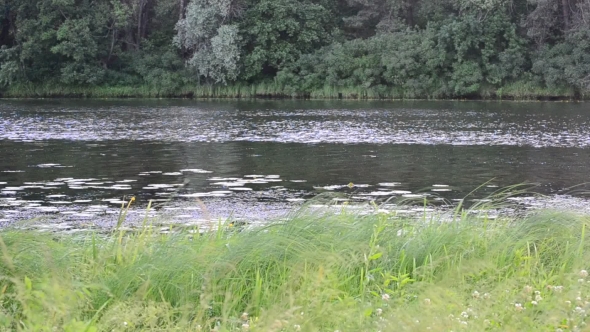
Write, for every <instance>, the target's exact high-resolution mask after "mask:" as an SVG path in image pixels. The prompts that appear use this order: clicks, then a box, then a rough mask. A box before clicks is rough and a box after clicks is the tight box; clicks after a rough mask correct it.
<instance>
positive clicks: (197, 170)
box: [180, 168, 213, 174]
mask: <svg viewBox="0 0 590 332" xmlns="http://www.w3.org/2000/svg"><path fill="white" fill-rule="evenodd" d="M180 172H187V173H197V174H208V173H213V172H212V171H207V170H204V169H199V168H192V169H181V170H180Z"/></svg>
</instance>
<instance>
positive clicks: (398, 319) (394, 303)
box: [0, 210, 590, 331]
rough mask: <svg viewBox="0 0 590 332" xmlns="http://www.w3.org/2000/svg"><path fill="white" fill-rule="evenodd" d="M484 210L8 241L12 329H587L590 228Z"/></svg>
mask: <svg viewBox="0 0 590 332" xmlns="http://www.w3.org/2000/svg"><path fill="white" fill-rule="evenodd" d="M470 215H471V214H469V213H461V214H458V215H456V216H455V218H454V220H448V221H443V219H438V218H433V219H428V220H425V219H420V218H419V219H408V218H398V217H394V216H392V215H388V214H375V215H370V216H359V215H357V214H353V213H348V212H346V210H343V213H341V214H339V215H333V214H318V213H315V214H313V213H300V214H299V215H296V216H294V217H292V218H291V219H289V220H288V221H284V222H277V223H275V224H272V225H270V226H268V227H262V228H257V229H251V230H242V231H240V230H237V229H234V228H233V227H229V226H224V227H222V228H221V230H219V231H212V232H210V233H207V234H203V235H200V236H199V235H198V233H197V234H196V235H195V234H192V233H191V232H190V231H188V230H185V231H178V232H176V233H174V234H166V235H162V234H157V233H153V232H152V229H151V228H149V227H144V228H142V229H141V230H140V231H137V232H132V233H126V232H123V231H119V232H114V233H112V234H87V235H82V234H78V235H64V234H61V235H60V234H57V233H55V234H49V233H42V232H36V231H19V230H16V229H13V230H4V231H2V232H1V233H0V238H1V242H0V253H1V258H2V260H1V261H0V330H1V331H212V330H216V331H239V330H245V329H248V328H249V330H251V331H299V330H301V331H336V330H339V331H427V330H428V331H451V330H453V331H460V330H464V331H484V330H486V331H558V329H562V330H568V331H569V330H575V329H576V328H577V329H579V330H585V329H586V327H585V324H586V323H585V321H586V320H587V318H586V314H585V312H586V311H587V310H590V305H589V302H588V300H589V299H590V283H589V281H590V279H588V278H586V273H584V272H581V271H582V270H584V269H586V268H587V267H588V264H590V263H589V262H590V260H589V259H590V254H589V253H590V252H589V251H588V249H589V245H590V244H589V243H590V242H589V241H588V232H587V227H588V224H589V219H588V217H586V216H580V215H575V214H568V213H564V212H552V211H545V212H539V213H537V214H534V215H531V216H529V217H526V218H522V219H516V220H515V219H493V220H492V219H486V218H475V217H473V218H472V217H469V216H470ZM579 279H580V280H579ZM535 292H538V293H535ZM535 297H537V298H536V299H535ZM532 301H537V304H534V303H533V302H532ZM568 301H569V302H568ZM243 313H248V316H247V317H246V315H243Z"/></svg>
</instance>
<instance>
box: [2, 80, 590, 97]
mask: <svg viewBox="0 0 590 332" xmlns="http://www.w3.org/2000/svg"><path fill="white" fill-rule="evenodd" d="M0 96H1V97H3V98H196V99H204V98H308V99H357V100H363V99H441V97H440V96H436V95H434V94H425V95H423V96H415V95H413V94H412V95H409V94H408V93H406V92H405V91H403V90H400V89H397V88H383V87H381V88H364V87H336V86H326V87H324V88H322V89H315V90H312V91H310V92H306V93H294V92H290V91H286V90H285V89H284V88H283V87H281V86H279V85H277V84H274V83H272V82H270V83H260V84H254V85H241V84H236V85H228V86H224V85H199V86H183V87H181V88H177V89H172V90H171V89H164V88H161V87H157V86H90V87H84V86H63V85H55V84H45V85H12V86H10V87H8V88H6V89H5V90H4V91H1V92H0ZM588 97H590V96H588V95H584V94H582V95H579V94H576V93H575V92H574V91H573V89H571V88H559V89H548V88H543V87H539V86H536V85H532V84H528V83H512V84H509V85H506V86H505V87H502V88H495V87H482V88H481V89H480V91H479V92H478V93H476V94H473V95H470V96H462V97H461V96H459V97H457V98H459V99H461V98H467V99H488V100H494V99H497V100H576V99H587V98H588ZM442 99H444V98H442Z"/></svg>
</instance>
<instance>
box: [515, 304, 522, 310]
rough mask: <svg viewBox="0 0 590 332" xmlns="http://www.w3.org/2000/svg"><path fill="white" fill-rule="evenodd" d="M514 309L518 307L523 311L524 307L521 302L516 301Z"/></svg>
mask: <svg viewBox="0 0 590 332" xmlns="http://www.w3.org/2000/svg"><path fill="white" fill-rule="evenodd" d="M514 309H516V311H523V310H524V307H523V306H522V304H521V303H514Z"/></svg>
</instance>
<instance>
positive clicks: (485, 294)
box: [483, 293, 492, 300]
mask: <svg viewBox="0 0 590 332" xmlns="http://www.w3.org/2000/svg"><path fill="white" fill-rule="evenodd" d="M491 297H492V295H490V293H483V298H484V299H486V300H487V299H489V298H491Z"/></svg>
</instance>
